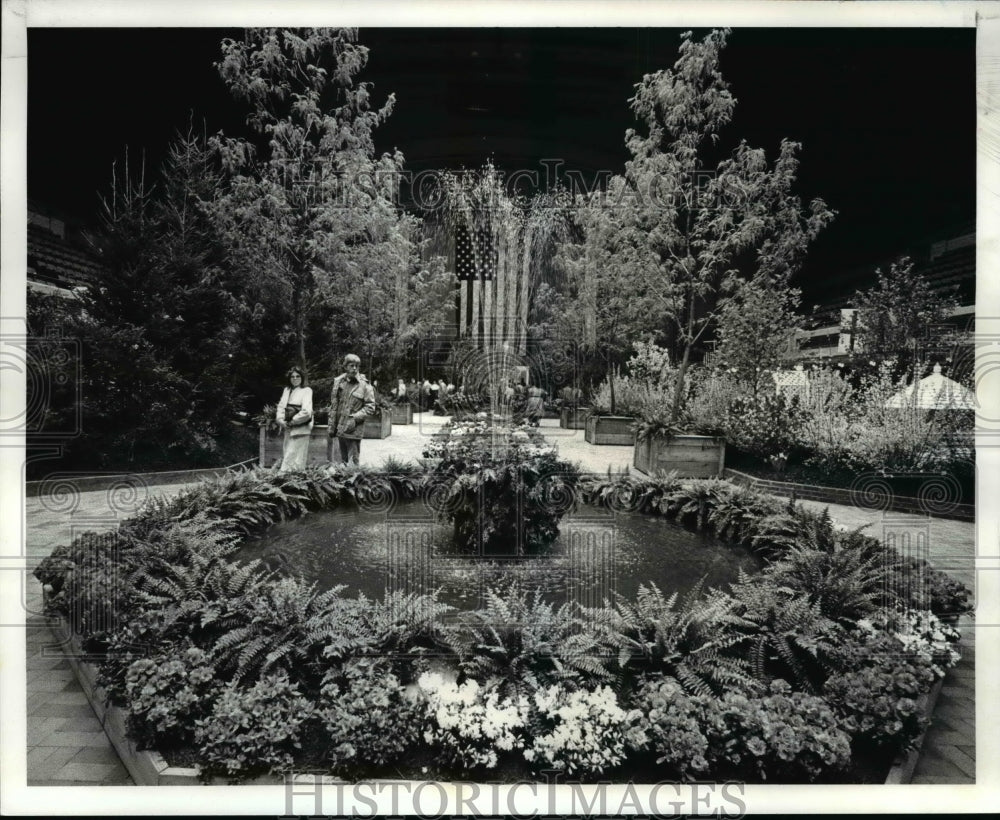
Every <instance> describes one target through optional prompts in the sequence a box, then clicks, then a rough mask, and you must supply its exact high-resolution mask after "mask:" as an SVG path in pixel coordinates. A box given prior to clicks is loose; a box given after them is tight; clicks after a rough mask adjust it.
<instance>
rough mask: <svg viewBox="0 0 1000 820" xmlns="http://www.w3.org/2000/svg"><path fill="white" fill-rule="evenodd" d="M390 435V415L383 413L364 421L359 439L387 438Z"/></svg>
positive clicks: (380, 412)
mask: <svg viewBox="0 0 1000 820" xmlns="http://www.w3.org/2000/svg"><path fill="white" fill-rule="evenodd" d="M391 434H392V415H391V414H389V413H386V412H383V411H381V410H380V411H379V412H377V413H376V414H375V415H374V416H368V418H366V419H365V426H364V427H363V428H362V430H361V438H388V437H389V436H390V435H391Z"/></svg>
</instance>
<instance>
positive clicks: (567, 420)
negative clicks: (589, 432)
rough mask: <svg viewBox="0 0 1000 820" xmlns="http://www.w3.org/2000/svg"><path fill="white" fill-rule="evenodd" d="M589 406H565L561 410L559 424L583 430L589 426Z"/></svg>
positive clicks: (570, 428)
mask: <svg viewBox="0 0 1000 820" xmlns="http://www.w3.org/2000/svg"><path fill="white" fill-rule="evenodd" d="M588 415H590V408H589V407H563V408H562V409H561V410H560V411H559V426H560V427H564V428H566V429H567V430H583V429H584V428H585V427H586V426H587V416H588Z"/></svg>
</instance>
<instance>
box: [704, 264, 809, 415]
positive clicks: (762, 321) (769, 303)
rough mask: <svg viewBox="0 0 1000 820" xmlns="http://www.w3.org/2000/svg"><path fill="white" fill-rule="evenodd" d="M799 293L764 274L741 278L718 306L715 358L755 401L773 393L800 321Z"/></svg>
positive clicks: (714, 361) (743, 391)
mask: <svg viewBox="0 0 1000 820" xmlns="http://www.w3.org/2000/svg"><path fill="white" fill-rule="evenodd" d="M799 296H800V291H799V290H798V289H797V288H790V287H787V286H785V284H783V283H777V282H773V281H769V280H767V279H764V278H761V279H754V280H751V281H741V282H737V283H736V284H735V289H734V291H733V293H732V295H731V296H730V298H729V299H727V300H726V301H725V302H724V303H723V304H722V306H721V307H720V309H719V319H718V327H717V329H716V345H715V349H714V351H713V353H712V362H713V364H714V365H715V366H716V367H717V368H719V369H721V370H724V371H726V373H727V374H728V375H729V377H730V378H732V379H733V381H735V382H736V384H737V385H739V387H740V392H741V393H743V394H744V395H746V396H747V398H748V399H750V400H751V401H750V403H751V404H754V403H755V400H756V399H759V398H761V397H762V396H763V395H766V394H769V393H772V392H773V389H774V383H773V381H772V378H771V376H772V374H773V373H774V372H775V371H776V370H778V369H780V368H781V366H782V364H783V358H784V355H785V353H786V351H787V349H788V344H789V340H790V339H791V338H792V334H793V333H794V331H795V329H796V328H797V327H798V326H799V323H800V322H801V318H800V317H799V316H798V315H797V314H796V313H795V308H796V306H797V305H798V301H799Z"/></svg>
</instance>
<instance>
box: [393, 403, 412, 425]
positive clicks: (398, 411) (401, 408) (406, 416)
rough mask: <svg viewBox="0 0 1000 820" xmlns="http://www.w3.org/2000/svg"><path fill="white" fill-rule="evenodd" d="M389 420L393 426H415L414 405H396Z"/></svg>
mask: <svg viewBox="0 0 1000 820" xmlns="http://www.w3.org/2000/svg"><path fill="white" fill-rule="evenodd" d="M389 418H390V419H391V420H392V423H393V424H413V405H412V404H394V405H393V406H392V412H391V413H390V415H389Z"/></svg>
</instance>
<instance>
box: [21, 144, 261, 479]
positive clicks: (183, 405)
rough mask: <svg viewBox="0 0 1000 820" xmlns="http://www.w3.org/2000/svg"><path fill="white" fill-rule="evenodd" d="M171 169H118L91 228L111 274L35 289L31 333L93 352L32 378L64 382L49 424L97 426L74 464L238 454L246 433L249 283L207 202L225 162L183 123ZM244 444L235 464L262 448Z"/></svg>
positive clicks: (80, 443)
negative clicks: (243, 360)
mask: <svg viewBox="0 0 1000 820" xmlns="http://www.w3.org/2000/svg"><path fill="white" fill-rule="evenodd" d="M161 172H162V173H161V176H162V178H163V184H162V186H161V187H160V189H159V191H155V190H154V188H153V187H152V186H151V185H149V184H147V182H146V179H145V173H144V169H143V172H142V174H141V176H140V177H139V178H138V179H135V178H133V171H132V170H131V169H129V168H128V166H127V164H126V168H125V174H124V179H120V178H118V177H117V176H116V177H114V178H113V180H112V186H111V191H110V193H109V195H108V196H107V197H105V198H103V199H102V205H101V210H100V225H99V228H98V229H97V230H96V231H95V232H94V233H93V234H92V235H91V236H90V237H89V239H90V241H91V243H92V245H93V246H94V249H95V252H96V254H97V256H98V257H99V260H100V264H101V268H102V273H101V277H100V281H99V282H98V283H95V284H93V285H91V286H88V287H87V288H81V289H78V290H77V291H76V294H77V296H76V298H75V299H73V300H65V299H59V298H58V297H38V296H36V295H34V294H33V293H32V292H30V291H29V296H28V326H29V332H30V333H31V334H32V335H33V336H36V337H44V336H46V335H51V334H57V335H58V336H61V337H62V338H66V339H74V340H76V342H77V343H78V345H79V354H78V355H79V357H80V358H79V361H82V362H84V363H85V365H86V366H85V367H82V368H79V369H78V370H77V371H76V372H62V370H63V369H64V365H62V364H60V360H58V359H57V358H52V359H50V358H49V357H46V356H39V357H37V359H36V363H37V364H38V365H39V367H40V368H41V373H39V374H38V375H39V376H40V378H36V379H33V380H30V381H29V386H28V389H29V391H31V390H33V389H34V387H33V385H32V384H31V382H32V381H33V382H34V383H35V384H44V385H45V386H46V388H49V387H52V386H57V389H56V390H55V392H54V393H53V395H52V396H51V397H50V396H46V397H45V401H44V402H43V404H44V405H46V407H47V409H46V411H45V413H46V415H45V417H44V418H42V419H40V420H39V424H40V429H42V430H44V429H46V428H47V429H59V430H84V431H85V432H86V435H83V436H78V437H76V438H72V439H70V440H68V441H67V443H66V448H67V449H66V453H65V455H64V456H63V457H62V462H63V464H64V466H66V467H72V468H75V469H89V470H91V471H94V470H109V469H136V468H140V469H147V470H148V469H155V468H157V467H160V468H162V467H164V466H173V465H175V464H177V463H178V462H180V463H183V464H184V466H186V467H193V466H199V465H206V466H207V465H212V464H216V465H218V464H226V463H227V461H226V460H225V459H227V458H230V456H229V455H228V453H229V448H230V447H231V443H230V440H233V441H234V442H235V441H236V440H237V436H236V435H235V431H234V430H233V427H232V423H231V420H232V419H233V417H234V415H235V414H236V413H237V412H238V411H239V410H240V409H241V406H242V397H241V394H242V389H241V388H242V385H241V384H240V378H239V369H238V368H237V367H236V363H237V358H238V356H239V353H240V349H241V348H240V339H239V337H238V334H237V333H236V329H235V328H236V321H237V316H238V312H239V284H238V281H237V278H236V276H235V267H234V265H233V263H232V260H231V259H229V258H228V257H227V255H226V254H225V251H224V246H223V243H222V240H221V237H220V235H219V232H218V230H217V229H216V227H215V226H214V225H213V223H212V221H211V220H210V219H209V218H208V217H207V216H206V214H205V213H204V212H203V211H202V210H201V209H200V208H199V207H198V204H197V203H198V199H199V197H200V196H201V194H202V193H203V192H204V191H205V190H206V186H207V187H208V188H210V187H211V185H212V180H213V179H215V176H216V175H217V168H216V167H215V160H214V159H213V157H212V156H211V152H210V151H209V150H208V149H207V148H206V147H205V146H204V145H203V144H202V142H201V141H200V140H199V139H198V138H196V137H194V136H192V135H191V134H188V135H186V136H178V137H177V138H176V139H175V140H174V142H173V143H172V144H171V146H170V149H169V153H168V157H167V159H166V161H165V163H164V165H163V167H162V169H161ZM56 425H58V426H56ZM220 445H221V446H220ZM242 446H243V448H244V449H242V450H240V452H241V453H242V455H241V457H240V458H232V459H231V461H229V462H228V463H232V462H233V461H238V460H242V459H243V458H246V457H247V456H248V455H249V454H250V453H251V452H252V449H251V447H252V445H249V446H248V444H247V443H246V442H243V445H242Z"/></svg>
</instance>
